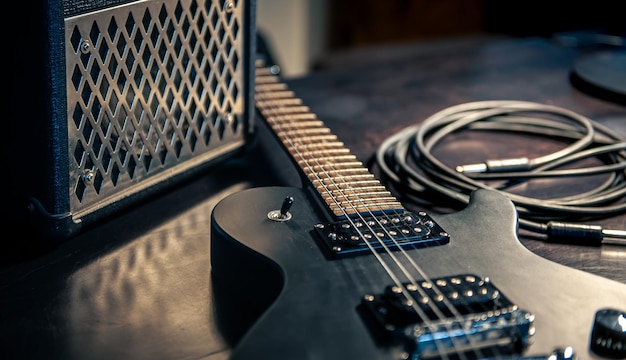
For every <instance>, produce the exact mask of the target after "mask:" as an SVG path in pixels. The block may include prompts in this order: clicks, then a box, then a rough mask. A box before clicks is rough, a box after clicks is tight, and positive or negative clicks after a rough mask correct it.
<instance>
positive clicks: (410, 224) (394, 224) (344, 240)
mask: <svg viewBox="0 0 626 360" xmlns="http://www.w3.org/2000/svg"><path fill="white" fill-rule="evenodd" d="M315 230H316V232H317V233H318V235H319V236H320V238H321V240H322V242H323V244H324V245H325V247H326V249H327V250H328V251H330V253H331V254H332V256H334V257H343V256H350V255H357V254H360V253H370V252H371V251H372V250H376V251H384V250H397V249H400V248H415V247H426V246H434V245H442V244H447V243H448V242H449V241H450V235H449V234H448V233H447V232H445V231H444V230H443V229H442V228H441V226H439V224H437V223H436V222H435V221H434V220H433V219H432V218H431V217H430V216H429V215H428V214H426V213H425V212H419V213H417V214H415V213H412V212H403V213H401V214H393V215H385V214H383V215H376V216H367V217H361V218H358V219H345V220H341V221H337V222H333V223H329V224H317V225H316V226H315Z"/></svg>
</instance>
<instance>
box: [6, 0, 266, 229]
mask: <svg viewBox="0 0 626 360" xmlns="http://www.w3.org/2000/svg"><path fill="white" fill-rule="evenodd" d="M16 6H18V7H20V8H21V9H20V10H19V13H20V14H23V15H24V16H23V19H20V21H17V22H16V23H17V24H19V25H16V27H14V28H13V29H12V30H13V31H12V34H14V35H15V36H14V38H13V39H12V40H13V41H15V43H13V44H11V45H10V46H9V47H8V48H5V49H7V50H8V49H11V51H10V54H9V53H8V52H7V53H5V56H6V57H11V59H12V61H13V68H12V69H10V72H11V78H12V82H11V89H10V90H11V91H10V92H11V101H10V103H9V108H10V109H11V111H10V114H11V116H10V119H9V123H10V132H9V133H8V134H7V133H5V136H6V137H8V138H9V140H8V144H9V148H8V149H7V150H6V152H5V154H7V155H8V157H9V158H10V162H9V163H10V167H9V166H5V174H7V175H8V178H9V179H10V187H9V188H8V189H7V190H8V191H7V192H8V196H6V197H5V198H7V197H8V198H9V202H8V206H7V202H5V206H4V207H3V208H4V209H5V210H4V211H5V213H8V214H5V215H7V216H6V217H4V219H15V218H17V220H19V221H20V222H19V223H20V224H21V223H24V224H26V226H28V227H29V228H34V229H37V230H38V231H37V232H38V233H39V234H40V235H43V236H44V237H46V238H52V239H61V240H62V239H66V238H68V237H71V236H73V235H75V234H77V233H79V232H81V231H82V230H84V229H85V227H87V226H88V225H90V224H96V223H98V222H100V221H101V220H102V219H104V218H105V217H108V216H110V215H113V214H115V213H117V212H118V211H119V210H120V209H123V208H125V207H127V206H129V205H131V204H134V203H136V202H138V201H141V200H142V199H145V198H146V197H148V196H152V195H155V194H156V193H158V192H160V191H163V190H165V189H167V188H170V187H171V186H173V185H174V184H176V183H179V182H180V181H182V180H183V179H185V178H189V177H190V176H193V175H194V174H198V173H199V172H200V171H202V170H203V169H207V168H209V167H211V166H212V165H213V164H215V163H217V162H219V161H220V160H222V159H225V158H228V157H230V156H231V155H232V154H234V153H236V152H237V151H238V150H240V149H242V148H243V147H244V145H245V144H246V143H247V141H248V140H247V139H248V138H249V137H250V135H251V133H252V131H253V130H252V129H253V126H252V119H253V116H254V104H253V102H252V91H253V81H254V57H255V33H256V32H255V3H254V1H252V0H143V1H129V0H100V1H88V0H63V1H60V0H51V1H37V2H20V3H19V4H16ZM7 135H8V136H7ZM5 145H6V144H5ZM5 178H6V176H5ZM22 220H24V222H22ZM16 224H17V223H16Z"/></svg>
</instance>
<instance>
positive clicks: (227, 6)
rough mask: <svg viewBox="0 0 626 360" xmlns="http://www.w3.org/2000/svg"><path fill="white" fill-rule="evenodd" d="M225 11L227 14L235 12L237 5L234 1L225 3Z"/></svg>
mask: <svg viewBox="0 0 626 360" xmlns="http://www.w3.org/2000/svg"><path fill="white" fill-rule="evenodd" d="M224 10H225V11H226V12H232V11H233V10H235V3H233V2H232V1H226V2H225V3H224Z"/></svg>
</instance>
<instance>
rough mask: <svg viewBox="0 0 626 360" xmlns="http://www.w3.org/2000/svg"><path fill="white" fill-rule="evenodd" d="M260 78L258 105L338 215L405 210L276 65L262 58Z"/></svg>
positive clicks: (271, 126) (258, 67)
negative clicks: (285, 80)
mask: <svg viewBox="0 0 626 360" xmlns="http://www.w3.org/2000/svg"><path fill="white" fill-rule="evenodd" d="M255 77H256V81H255V82H256V86H255V94H254V101H255V105H256V107H257V109H258V110H259V112H260V113H261V115H262V116H263V118H264V119H265V121H266V122H267V124H268V125H269V127H270V128H271V129H272V130H273V131H274V133H275V135H276V136H277V137H278V139H279V140H280V142H281V143H282V144H283V146H284V147H285V149H286V150H287V152H288V153H289V154H290V156H291V157H292V159H293V160H294V162H295V163H296V164H297V166H298V167H299V169H300V170H301V172H302V174H304V176H305V177H306V178H307V179H308V181H309V183H310V185H311V186H312V187H313V188H314V189H315V190H316V191H317V193H318V194H319V196H320V198H321V199H322V200H323V201H324V203H325V204H326V205H327V206H328V209H329V210H330V211H331V212H332V213H333V215H334V216H336V217H345V216H348V217H352V216H356V215H358V214H363V213H368V214H371V213H379V212H383V213H387V212H394V211H398V210H401V209H403V207H402V205H401V204H400V202H399V201H398V200H397V199H396V198H395V197H394V196H393V195H392V194H391V193H390V192H389V191H388V190H387V189H386V188H385V187H384V186H383V185H382V184H381V183H380V181H379V180H378V179H376V178H375V177H374V175H373V174H372V173H371V172H370V171H369V169H367V167H365V166H364V165H363V163H362V162H361V161H359V160H358V159H357V158H356V156H355V155H353V154H352V153H351V152H350V150H349V149H348V148H346V147H345V146H344V144H343V143H342V142H340V141H338V140H337V137H336V136H335V135H333V134H332V133H331V131H330V129H329V128H327V127H326V126H325V125H324V123H323V122H322V121H321V120H319V119H318V118H317V116H316V115H315V114H314V113H312V112H311V111H310V110H309V108H308V107H307V106H305V105H304V104H303V102H302V100H301V99H300V98H298V97H296V96H295V94H294V92H293V91H291V90H289V88H288V87H287V85H286V84H285V83H283V82H281V81H280V79H279V77H278V76H277V75H276V74H274V73H272V71H271V68H269V67H266V66H265V65H264V64H263V63H261V62H259V63H257V67H256V73H255Z"/></svg>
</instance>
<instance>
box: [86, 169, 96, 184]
mask: <svg viewBox="0 0 626 360" xmlns="http://www.w3.org/2000/svg"><path fill="white" fill-rule="evenodd" d="M95 177H96V174H94V173H93V171H92V170H89V169H88V170H85V173H84V174H83V180H84V181H85V183H87V184H92V183H93V180H94V178H95Z"/></svg>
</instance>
